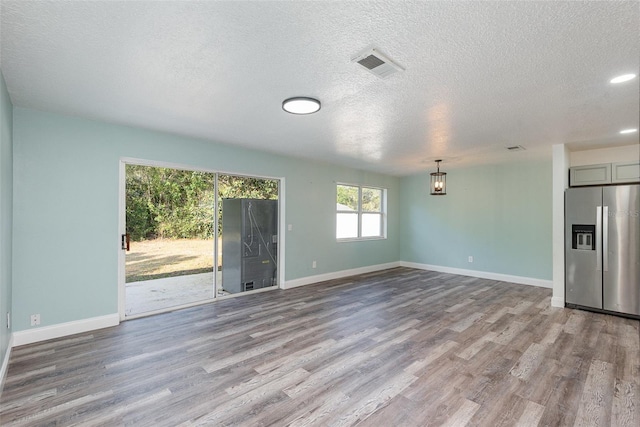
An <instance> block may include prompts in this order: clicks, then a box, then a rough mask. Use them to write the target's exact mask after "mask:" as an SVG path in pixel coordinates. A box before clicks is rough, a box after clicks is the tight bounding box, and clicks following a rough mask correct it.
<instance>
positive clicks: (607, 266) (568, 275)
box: [565, 185, 640, 316]
mask: <svg viewBox="0 0 640 427" xmlns="http://www.w3.org/2000/svg"><path fill="white" fill-rule="evenodd" d="M565 304H566V305H567V306H569V307H574V306H575V307H583V308H588V309H595V310H598V311H600V310H602V311H607V312H614V313H620V314H624V315H627V316H640V185H616V186H607V187H581V188H577V187H576V188H569V189H567V191H566V193H565Z"/></svg>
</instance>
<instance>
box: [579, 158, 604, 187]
mask: <svg viewBox="0 0 640 427" xmlns="http://www.w3.org/2000/svg"><path fill="white" fill-rule="evenodd" d="M569 178H570V180H569V184H570V185H571V186H572V187H576V186H580V185H602V184H611V163H603V164H601V165H587V166H574V167H572V168H570V169H569Z"/></svg>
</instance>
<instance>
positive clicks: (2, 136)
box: [0, 70, 13, 366]
mask: <svg viewBox="0 0 640 427" xmlns="http://www.w3.org/2000/svg"><path fill="white" fill-rule="evenodd" d="M12 138H13V105H11V99H10V98H9V93H8V92H7V86H6V84H5V82H4V76H3V75H2V71H1V70H0V366H1V365H2V363H3V361H4V360H3V359H4V357H5V354H6V351H7V347H8V345H9V338H10V333H11V330H9V329H7V313H8V312H9V311H10V310H11V257H12V252H11V241H12V238H11V233H12V218H13V204H12V203H13V196H12V195H13V155H12V150H13V142H12Z"/></svg>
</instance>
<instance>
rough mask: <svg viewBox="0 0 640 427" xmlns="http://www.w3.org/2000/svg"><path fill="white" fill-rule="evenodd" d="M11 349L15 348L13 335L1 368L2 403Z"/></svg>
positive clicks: (0, 397) (0, 392)
mask: <svg viewBox="0 0 640 427" xmlns="http://www.w3.org/2000/svg"><path fill="white" fill-rule="evenodd" d="M11 348H13V334H11V336H10V337H9V345H8V346H7V352H6V353H5V355H4V359H3V360H2V367H0V402H2V390H3V389H4V379H5V378H6V377H7V370H8V369H9V358H10V357H11Z"/></svg>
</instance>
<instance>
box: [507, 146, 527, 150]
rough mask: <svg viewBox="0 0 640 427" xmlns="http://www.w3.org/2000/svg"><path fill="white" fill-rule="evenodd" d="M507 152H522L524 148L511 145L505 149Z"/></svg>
mask: <svg viewBox="0 0 640 427" xmlns="http://www.w3.org/2000/svg"><path fill="white" fill-rule="evenodd" d="M507 150H509V151H524V150H525V148H524V147H523V146H522V145H512V146H511V147H507Z"/></svg>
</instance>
